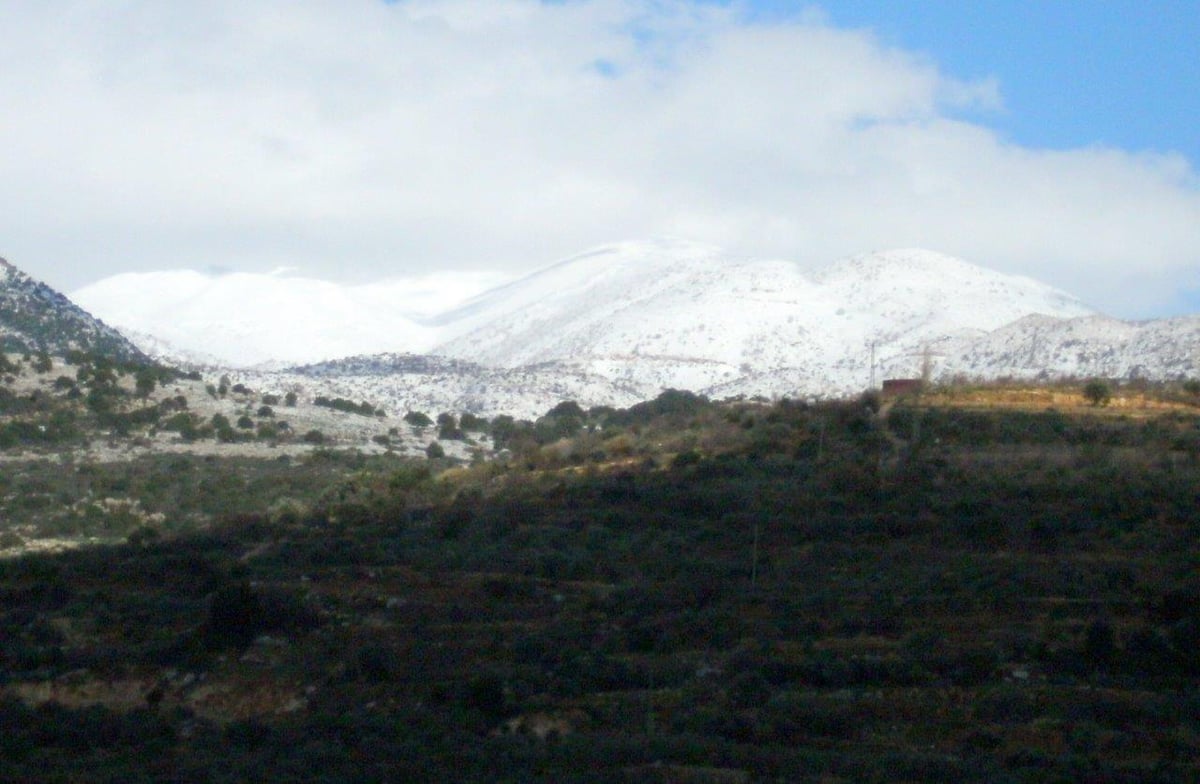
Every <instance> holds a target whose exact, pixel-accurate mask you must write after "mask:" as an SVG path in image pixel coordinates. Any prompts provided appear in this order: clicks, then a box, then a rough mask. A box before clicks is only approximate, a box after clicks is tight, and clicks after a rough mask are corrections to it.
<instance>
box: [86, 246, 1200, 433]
mask: <svg viewBox="0 0 1200 784" xmlns="http://www.w3.org/2000/svg"><path fill="white" fill-rule="evenodd" d="M155 275H161V276H166V277H162V278H156V277H154V276H155ZM474 280H475V282H476V283H478V282H479V281H480V280H482V278H479V277H477V278H475V279H474ZM447 281H448V282H449V283H447ZM435 283H436V282H435ZM426 284H427V285H424V288H420V290H418V289H417V288H414V286H416V285H417V283H416V282H415V281H407V282H402V281H392V282H389V283H381V284H375V285H374V286H356V287H344V286H337V285H335V284H331V283H325V282H321V281H310V280H306V279H302V278H291V277H286V276H279V275H269V276H264V275H257V276H251V275H224V276H220V277H215V278H214V277H212V276H203V275H196V274H195V273H154V274H153V275H141V276H118V277H116V278H110V279H109V280H107V281H102V282H101V283H99V284H95V285H94V286H91V287H89V288H88V289H87V290H86V291H85V292H82V293H81V294H80V295H79V296H80V299H81V300H83V301H84V302H86V303H89V306H90V307H92V308H93V309H95V310H96V311H97V312H100V313H101V314H103V315H104V316H105V317H106V318H107V319H109V320H110V321H112V322H114V323H117V324H120V325H122V326H123V327H125V328H132V329H135V330H136V332H129V333H127V334H129V335H130V336H131V337H132V338H133V339H134V340H135V341H136V342H139V344H140V345H142V346H143V347H145V348H147V350H150V351H152V352H153V353H155V355H156V356H163V357H166V358H170V357H175V358H176V361H186V362H188V363H190V364H192V365H195V364H196V363H198V362H199V363H201V364H203V365H206V366H210V367H211V366H212V364H213V363H212V362H211V360H212V358H214V357H221V358H224V360H225V362H224V364H226V365H232V366H239V365H240V366H241V368H242V370H241V372H242V373H246V374H250V373H251V372H252V369H251V368H250V367H249V366H252V365H256V364H257V365H258V368H257V371H258V376H259V377H260V379H259V380H258V381H256V382H255V384H254V385H255V386H256V387H265V388H270V386H271V384H275V383H277V384H281V385H282V384H293V385H294V384H303V385H306V386H307V387H312V388H314V389H315V388H317V386H319V385H324V386H323V387H322V389H323V391H321V392H319V393H320V394H335V395H338V396H341V397H350V398H361V399H369V400H372V401H375V402H377V403H379V404H381V405H385V406H388V407H389V408H395V409H400V408H405V409H408V408H417V409H421V410H424V409H436V410H465V411H473V412H476V413H485V414H495V413H514V414H516V413H519V412H524V413H528V414H537V413H542V412H544V411H545V410H547V409H548V408H550V407H551V406H553V405H554V404H555V403H557V402H558V401H560V400H563V399H575V400H577V401H578V402H580V403H581V404H584V405H598V404H609V405H627V404H629V403H632V402H636V401H637V400H641V399H645V398H648V397H653V396H654V395H656V394H657V393H658V392H659V391H661V390H662V389H664V388H670V387H674V388H680V389H690V390H693V391H696V392H700V393H703V394H707V395H710V396H712V397H728V396H734V395H766V396H783V395H787V396H822V395H843V394H853V393H857V392H859V391H862V390H863V389H866V388H867V386H868V385H869V384H870V382H871V380H872V379H874V380H875V381H876V383H878V382H880V381H882V379H884V378H887V377H912V376H916V375H919V374H920V373H921V372H922V370H923V366H929V369H930V370H931V371H932V372H933V374H934V376H935V377H951V376H960V375H961V376H967V377H971V378H995V377H1029V378H1037V377H1040V378H1049V377H1063V376H1091V375H1097V376H1106V377H1127V376H1146V377H1149V378H1175V377H1179V376H1185V375H1186V376H1195V375H1200V364H1198V360H1197V347H1198V346H1200V317H1193V318H1181V319H1171V320H1163V321H1151V322H1144V323H1129V322H1121V321H1117V320H1115V319H1110V318H1107V317H1105V316H1103V315H1101V314H1097V313H1095V312H1094V311H1092V310H1091V309H1089V308H1088V307H1086V306H1085V305H1084V304H1082V303H1081V302H1079V301H1078V300H1077V299H1075V298H1074V297H1071V296H1070V295H1068V294H1066V293H1064V292H1062V291H1058V290H1056V289H1054V288H1051V287H1049V286H1046V285H1044V284H1041V283H1039V282H1037V281H1034V280H1032V279H1030V278H1026V277H1019V276H1012V275H1005V274H1002V273H999V272H995V271H992V270H988V269H985V268H982V267H978V266H975V265H972V264H969V263H967V262H965V261H962V260H960V259H956V258H953V257H950V256H946V255H944V254H941V253H936V252H933V251H928V250H920V249H903V250H891V251H882V252H874V253H866V254H861V255H858V256H854V257H851V258H848V259H844V260H841V261H838V262H836V263H834V264H832V265H829V266H827V267H824V268H822V269H819V270H816V271H808V270H805V269H803V268H801V267H800V266H799V265H797V264H795V263H793V262H790V261H782V260H766V259H750V258H739V257H733V256H730V255H729V254H727V253H725V252H723V251H721V250H720V249H718V248H715V247H712V246H709V245H702V244H698V243H691V242H686V241H681V240H674V239H658V240H651V241H642V242H625V243H618V244H613V245H608V246H604V247H600V248H596V249H593V250H590V251H588V252H586V253H583V254H580V255H577V256H574V257H571V258H568V259H565V260H563V261H560V262H558V263H556V264H553V265H551V266H548V267H546V268H544V269H541V270H539V271H536V272H534V273H532V274H530V275H527V276H525V277H523V278H521V279H519V280H515V281H512V282H509V283H506V284H504V285H501V286H499V287H496V288H492V289H489V290H486V291H483V293H480V294H477V295H475V296H473V297H471V298H469V299H466V298H465V297H466V296H469V295H470V294H471V293H472V292H473V291H476V290H478V289H479V287H476V288H475V289H472V287H471V286H470V285H463V279H462V278H453V277H452V276H450V277H446V278H445V280H443V281H442V282H441V283H436V284H428V279H426ZM443 284H445V285H443ZM418 288H419V287H418ZM439 292H441V293H439ZM448 292H452V293H453V295H454V296H450V295H449V294H448ZM149 335H153V336H155V338H150V337H149ZM204 355H209V356H204ZM343 357H349V358H343ZM872 359H873V360H874V364H872ZM266 361H273V364H272V365H263V364H262V363H264V362H266ZM313 363H318V364H313ZM285 364H287V365H296V366H297V367H295V368H292V369H290V370H287V371H286V372H281V371H279V368H280V367H282V366H284V365H285ZM269 370H274V371H277V372H266V371H269ZM314 394H315V393H314Z"/></svg>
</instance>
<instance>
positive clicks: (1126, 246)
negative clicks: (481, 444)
mask: <svg viewBox="0 0 1200 784" xmlns="http://www.w3.org/2000/svg"><path fill="white" fill-rule="evenodd" d="M1196 40H1200V3H1195V2H1192V0H1175V1H1170V0H1142V1H1141V2H1131V1H1129V0H1106V1H1105V2H1103V3H1098V2H1097V3H1080V2H1075V1H1074V0H1070V1H1068V0H1043V1H1042V2H1027V1H1026V0H1008V1H1004V0H975V1H974V2H971V3H962V2H951V1H950V0H924V1H923V2H916V1H913V2H904V3H898V2H894V1H893V2H885V1H884V0H876V1H874V2H871V1H870V0H828V2H824V3H813V4H807V3H794V2H781V1H779V0H758V1H757V2H700V1H699V0H695V1H688V0H560V1H558V2H537V0H397V1H396V2H382V0H310V1H309V2H305V3H293V2H285V0H238V1H237V2H234V0H210V2H205V3H183V2H172V3H162V2H137V1H135V0H128V1H126V2H119V3H97V2H93V1H91V0H58V1H57V2H54V3H4V4H0V106H2V107H3V108H4V118H3V120H0V256H2V257H4V258H7V259H8V260H9V261H10V262H12V263H13V264H15V265H16V266H18V267H19V268H21V269H23V270H25V271H26V272H28V273H29V274H31V275H34V276H35V277H38V278H40V279H42V280H45V281H46V282H48V283H50V284H51V285H52V286H55V287H56V288H59V289H62V290H64V291H71V290H73V289H77V288H79V287H81V286H83V285H85V284H87V283H91V282H93V281H96V280H99V279H102V278H105V277H108V276H111V275H116V274H118V273H123V272H134V271H151V270H166V269H192V270H199V271H206V272H212V273H213V274H216V273H217V272H219V271H223V270H224V271H239V272H262V273H266V272H270V271H273V270H279V269H280V268H285V267H286V268H288V269H291V270H293V272H291V273H290V274H294V275H303V276H308V277H314V278H322V279H328V280H334V281H342V282H346V283H361V282H366V281H371V280H380V279H394V278H400V277H406V276H421V275H429V274H435V273H438V274H444V273H452V272H454V271H462V270H473V271H480V270H485V271H502V272H504V273H510V274H516V273H520V272H524V271H530V270H532V269H535V268H538V267H541V266H545V265H547V264H549V263H552V262H554V261H555V260H557V259H560V258H564V257H566V256H570V255H573V254H575V253H579V252H581V251H584V250H586V249H588V248H590V247H593V246H596V245H600V244H604V243H608V242H614V241H620V240H625V239H631V238H641V237H654V236H664V235H665V236H675V237H681V238H686V239H692V240H698V241H703V242H709V243H713V244H716V245H719V246H722V247H724V248H725V249H727V250H728V251H729V252H730V253H733V254H736V255H744V256H765V257H771V258H785V259H790V260H793V261H796V262H797V263H800V264H802V265H805V266H812V267H816V266H822V265H825V264H827V263H829V262H831V261H834V260H836V259H838V258H841V257H844V256H847V255H851V254H854V253H859V252H865V251H870V250H877V249H885V248H896V247H914V246H916V247H926V248H931V249H934V250H938V251H941V252H945V253H950V254H953V255H956V256H959V257H961V258H964V259H966V260H968V261H971V262H974V263H977V264H981V265H983V266H987V267H991V268H993V269H997V270H1000V271H1003V272H1009V273H1016V274H1023V275H1029V276H1031V277H1035V278H1038V279H1040V280H1043V281H1045V282H1047V283H1050V284H1052V285H1055V286H1058V287H1060V288H1063V289H1065V290H1066V291H1068V292H1070V293H1072V294H1075V295H1077V296H1079V297H1081V298H1082V299H1083V300H1084V301H1086V302H1088V303H1089V304H1091V305H1093V306H1095V307H1097V308H1099V309H1101V310H1103V311H1105V312H1108V313H1111V314H1113V315H1117V316H1122V317H1127V318H1145V317H1155V316H1163V315H1174V314H1180V313H1189V312H1200V176H1198V175H1197V166H1198V163H1200V122H1197V118H1200V65H1198V64H1197V63H1198V62H1200V58H1196V57H1195V56H1194V51H1193V50H1194V41H1196ZM473 279H478V276H476V277H475V278H473ZM464 280H466V278H464Z"/></svg>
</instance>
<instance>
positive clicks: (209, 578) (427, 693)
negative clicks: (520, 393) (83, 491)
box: [0, 394, 1200, 782]
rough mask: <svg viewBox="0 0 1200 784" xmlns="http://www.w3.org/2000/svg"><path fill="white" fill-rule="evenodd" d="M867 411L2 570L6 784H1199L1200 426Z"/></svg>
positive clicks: (557, 438)
mask: <svg viewBox="0 0 1200 784" xmlns="http://www.w3.org/2000/svg"><path fill="white" fill-rule="evenodd" d="M876 409H877V401H874V400H871V399H865V400H862V401H853V402H847V403H839V404H827V405H818V406H810V405H801V404H791V403H781V404H777V405H772V406H768V405H756V404H749V403H747V404H738V405H717V404H711V403H708V402H707V401H704V400H702V399H699V398H694V397H690V396H681V395H678V394H674V395H667V396H664V398H662V399H660V400H659V401H657V402H656V404H655V405H649V406H644V407H641V408H639V409H637V410H635V411H626V412H614V411H608V410H604V411H600V410H596V411H591V412H585V411H582V410H580V409H579V407H578V406H571V405H563V406H559V407H557V408H556V409H555V410H554V412H552V414H551V415H548V417H547V418H546V419H545V420H544V421H542V422H539V423H536V424H531V425H528V426H523V425H520V423H512V422H506V423H504V426H505V428H506V431H507V436H508V438H509V441H510V443H511V445H512V449H513V451H514V456H513V458H512V459H511V460H510V461H509V462H508V463H507V464H500V463H489V464H479V465H475V466H470V467H466V468H461V467H460V468H455V469H452V470H448V471H444V472H442V473H438V472H437V470H431V469H430V466H433V467H434V468H435V469H436V468H437V466H439V465H440V464H438V463H437V462H433V463H429V462H403V463H402V462H393V463H390V464H385V463H368V464H362V465H359V466H353V465H347V464H346V463H336V462H334V463H331V464H330V465H331V469H330V474H329V484H328V487H327V488H326V489H325V490H324V491H322V492H320V493H319V494H314V495H312V496H309V499H310V500H308V501H306V502H305V503H303V504H296V505H294V506H292V507H289V508H287V509H279V508H276V509H273V510H271V511H269V512H268V510H267V509H266V508H265V506H264V508H261V509H260V511H257V512H254V511H251V512H246V511H244V507H242V508H241V509H240V510H239V511H238V512H237V513H236V514H234V513H231V514H228V515H226V516H225V517H224V519H223V522H221V523H220V524H218V525H215V526H212V527H210V528H208V529H206V530H203V531H198V532H194V533H186V532H183V533H175V534H172V535H171V536H166V537H163V538H162V539H161V540H157V541H151V542H142V543H140V544H138V545H129V546H123V547H114V548H107V549H91V550H81V551H75V552H71V553H65V554H61V555H57V556H39V557H32V556H30V557H25V558H22V559H18V560H9V561H0V597H2V602H0V608H2V609H0V636H2V638H3V640H4V643H5V644H4V647H3V649H2V652H0V679H2V680H3V695H4V696H3V700H2V701H0V725H2V726H0V779H3V780H26V779H30V778H37V779H45V778H46V777H47V776H51V777H54V776H57V777H59V778H60V779H61V780H71V781H112V780H123V781H124V780H131V781H178V780H192V779H195V780H210V781H243V780H287V781H376V780H423V781H488V782H495V781H512V782H518V781H519V782H529V781H546V782H562V781H581V782H582V781H592V782H599V781H630V782H633V781H637V782H647V781H649V782H667V781H685V782H724V781H728V782H742V781H764V782H766V781H770V782H775V781H789V782H791V781H812V782H818V781H820V782H835V781H846V782H850V781H854V782H863V781H865V782H895V781H912V782H918V781H919V782H929V781H947V782H961V781H980V782H1023V781H1031V782H1032V781H1037V782H1043V781H1085V780H1086V781H1095V782H1145V781H1161V782H1175V781H1188V780H1196V779H1197V777H1198V776H1200V763H1198V762H1197V760H1200V718H1198V717H1200V689H1198V688H1197V683H1198V681H1197V678H1198V677H1200V653H1198V652H1200V576H1198V573H1197V569H1196V565H1197V560H1196V559H1197V550H1196V544H1195V543H1196V541H1197V536H1198V534H1200V512H1198V511H1197V510H1198V509H1200V419H1197V418H1196V417H1194V416H1186V415H1184V414H1179V413H1176V414H1173V415H1171V416H1170V417H1163V418H1158V419H1147V420H1137V421H1131V420H1123V419H1121V418H1120V417H1115V416H1104V417H1102V416H1100V415H1096V416H1087V415H1079V416H1065V415H1062V414H1059V413H1055V412H1028V411H1015V412H1014V411H993V412H988V411H971V412H962V411H957V410H953V409H949V408H918V407H914V406H912V405H898V406H897V407H896V408H894V409H892V410H891V412H890V414H888V415H887V416H886V417H885V418H883V419H881V418H880V417H879V416H878V415H877V413H876ZM572 433H573V435H570V434H572ZM564 435H567V437H565V438H563V436H564ZM309 481H311V480H309ZM171 530H174V529H171Z"/></svg>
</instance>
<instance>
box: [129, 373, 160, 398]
mask: <svg viewBox="0 0 1200 784" xmlns="http://www.w3.org/2000/svg"><path fill="white" fill-rule="evenodd" d="M134 378H135V379H136V381H135V383H136V385H137V395H138V397H149V396H150V393H151V392H153V391H154V387H155V386H156V385H157V384H158V377H157V375H156V374H155V372H154V371H153V370H152V369H151V368H142V369H141V370H139V371H138V372H137V374H136V375H135V376H134Z"/></svg>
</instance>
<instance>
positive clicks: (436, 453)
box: [425, 441, 446, 460]
mask: <svg viewBox="0 0 1200 784" xmlns="http://www.w3.org/2000/svg"><path fill="white" fill-rule="evenodd" d="M425 456H426V457H428V458H429V459H430V460H436V459H438V458H439V457H445V456H446V450H445V449H443V448H442V445H441V444H439V443H438V442H437V441H430V442H429V446H427V447H425Z"/></svg>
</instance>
